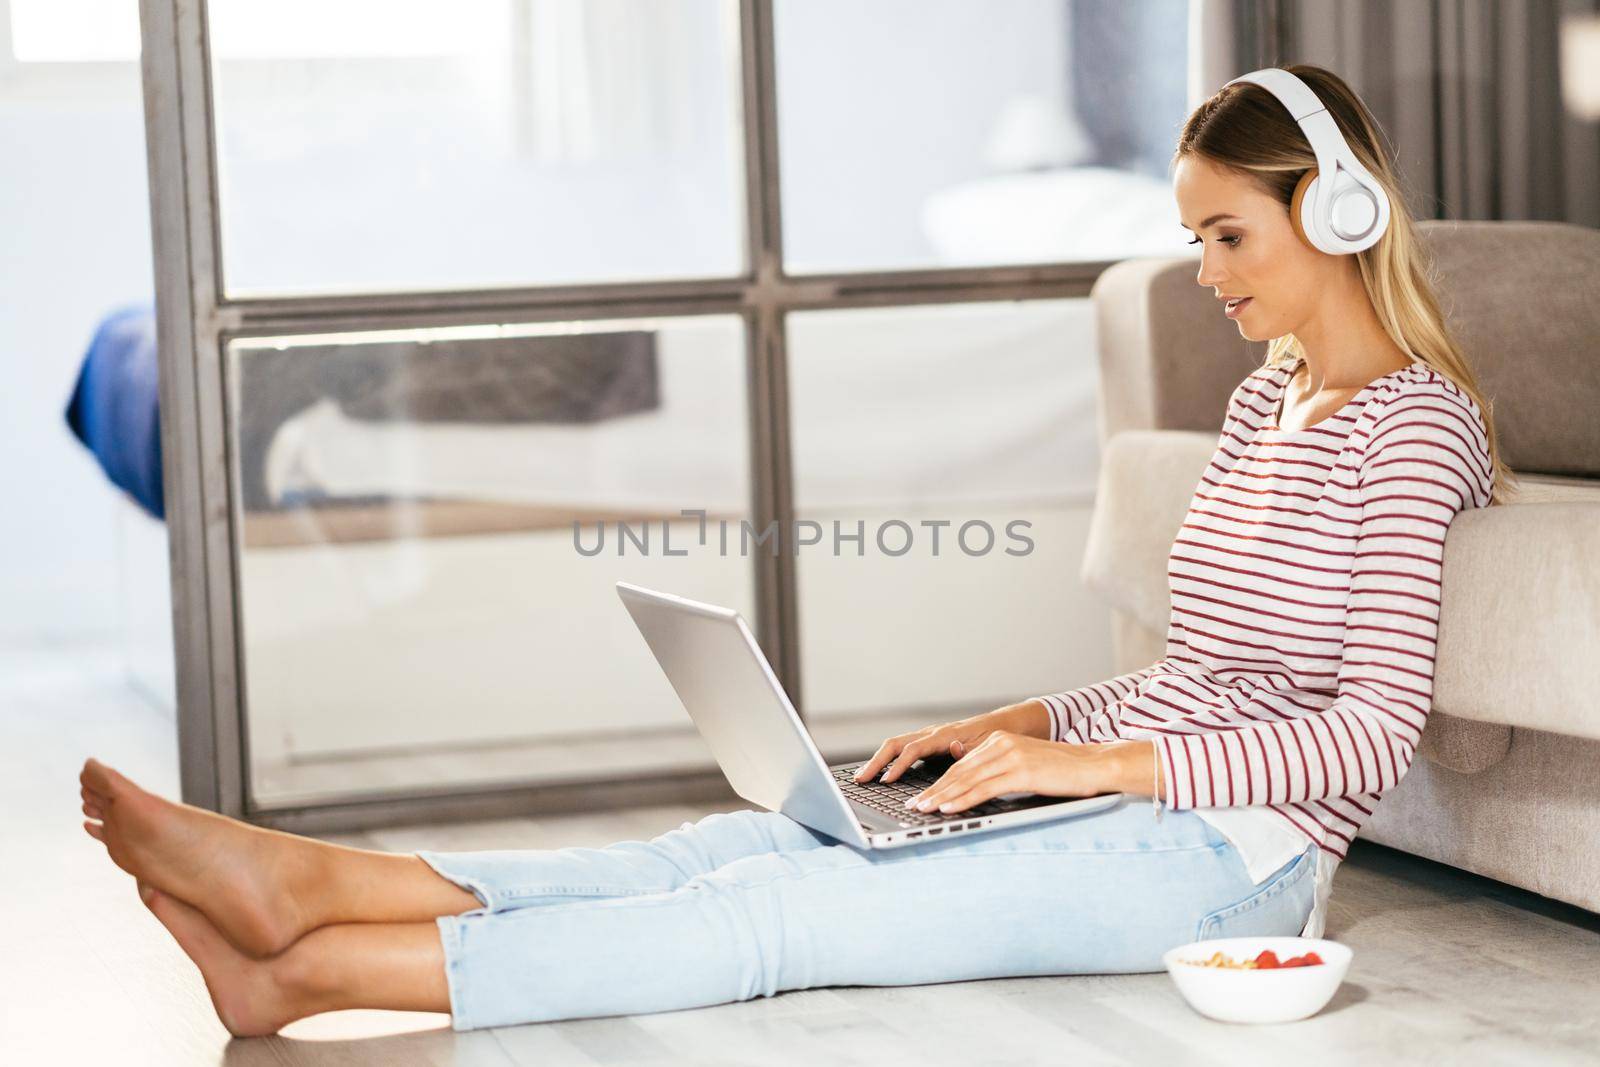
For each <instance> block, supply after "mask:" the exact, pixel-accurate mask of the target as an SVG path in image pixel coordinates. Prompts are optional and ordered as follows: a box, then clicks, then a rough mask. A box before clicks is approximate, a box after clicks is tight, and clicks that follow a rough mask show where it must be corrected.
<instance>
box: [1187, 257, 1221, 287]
mask: <svg viewBox="0 0 1600 1067" xmlns="http://www.w3.org/2000/svg"><path fill="white" fill-rule="evenodd" d="M1224 277H1225V275H1224V274H1223V272H1222V271H1220V270H1218V269H1217V268H1216V267H1215V265H1213V264H1212V263H1211V260H1210V253H1209V252H1202V253H1200V270H1199V273H1197V274H1196V275H1195V277H1194V280H1195V283H1196V284H1198V285H1208V286H1212V287H1214V288H1215V289H1216V290H1217V291H1218V292H1223V293H1225V292H1227V290H1226V289H1225V288H1223V285H1222V281H1223V278H1224Z"/></svg>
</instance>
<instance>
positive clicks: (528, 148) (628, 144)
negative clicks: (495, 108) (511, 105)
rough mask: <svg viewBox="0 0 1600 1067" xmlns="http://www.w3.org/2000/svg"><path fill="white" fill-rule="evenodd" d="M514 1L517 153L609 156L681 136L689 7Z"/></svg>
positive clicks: (690, 78) (554, 158) (655, 149)
mask: <svg viewBox="0 0 1600 1067" xmlns="http://www.w3.org/2000/svg"><path fill="white" fill-rule="evenodd" d="M515 2H516V5H517V12H516V17H515V19H514V24H515V26H516V35H517V41H516V45H517V48H516V54H517V60H518V65H519V67H520V68H521V69H520V72H519V77H518V83H519V84H518V95H519V100H520V104H521V106H520V107H519V112H518V113H519V115H520V116H521V118H520V121H519V141H520V143H521V147H522V149H523V151H524V152H525V153H526V154H528V155H530V156H532V157H533V158H535V159H536V160H538V161H539V162H542V163H593V162H602V161H617V160H626V159H632V158H645V157H659V156H662V155H665V154H667V153H669V152H670V151H672V149H673V148H674V146H679V145H682V144H684V143H685V142H686V141H687V140H688V139H689V137H690V136H691V134H692V130H691V123H692V120H693V117H694V116H693V114H692V112H691V110H690V109H691V97H692V91H693V87H694V83H695V71H694V69H693V67H692V64H693V63H694V62H695V56H694V55H693V52H692V49H691V44H692V42H691V40H690V37H691V32H690V31H691V29H692V27H693V26H694V25H696V24H697V22H696V20H694V19H691V18H690V17H689V16H690V15H691V14H695V13H698V12H694V11H691V10H690V9H689V5H686V4H684V3H677V2H669V0H515ZM696 2H697V3H698V2H699V0H696ZM700 10H705V8H701V9H700Z"/></svg>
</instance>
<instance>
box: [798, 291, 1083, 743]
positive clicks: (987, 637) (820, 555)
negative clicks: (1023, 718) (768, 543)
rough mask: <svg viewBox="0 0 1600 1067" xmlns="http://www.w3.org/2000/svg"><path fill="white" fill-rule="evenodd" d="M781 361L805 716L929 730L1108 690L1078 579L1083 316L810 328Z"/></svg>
mask: <svg viewBox="0 0 1600 1067" xmlns="http://www.w3.org/2000/svg"><path fill="white" fill-rule="evenodd" d="M789 346H790V357H789V368H790V377H791V382H792V385H791V391H792V392H791V401H790V405H791V410H792V412H793V418H794V429H793V463H794V480H795V515H796V520H797V523H798V524H799V534H800V536H799V538H798V539H797V541H807V540H811V541H816V542H817V543H815V544H806V545H804V546H803V547H797V549H796V554H797V559H796V566H797V568H798V584H799V603H800V648H801V656H800V659H801V672H802V687H803V692H804V695H805V710H806V715H807V717H808V718H809V719H811V720H812V721H823V722H825V721H827V720H828V719H829V718H832V717H861V718H863V719H864V718H866V717H877V718H893V717H896V716H899V717H901V718H902V719H903V718H904V716H905V715H907V714H909V715H910V716H911V719H912V720H914V721H912V722H911V723H910V725H926V724H927V723H928V722H932V721H941V720H943V719H948V718H958V717H961V716H965V715H970V714H973V713H975V712H979V711H986V710H988V709H990V708H992V707H996V706H999V705H1000V704H1003V703H1009V702H1011V701H1014V700H1017V699H1021V698H1023V697H1029V696H1035V695H1037V694H1039V693H1042V692H1053V691H1055V690H1057V689H1060V688H1063V687H1065V686H1066V685H1069V684H1073V679H1074V678H1081V679H1083V680H1084V681H1085V682H1087V681H1092V680H1093V679H1094V678H1096V677H1099V678H1104V677H1107V676H1108V674H1109V673H1110V671H1109V667H1110V664H1111V649H1110V632H1109V612H1108V609H1107V608H1106V607H1105V606H1104V604H1103V603H1102V602H1101V601H1100V599H1099V598H1098V597H1096V596H1094V595H1092V594H1090V593H1089V592H1088V591H1087V590H1086V589H1085V588H1084V587H1083V585H1082V584H1081V582H1080V581H1079V577H1078V572H1079V568H1080V565H1081V563H1082V560H1083V550H1084V544H1085V539H1086V537H1087V533H1088V527H1089V517H1090V513H1091V511H1092V510H1093V505H1094V493H1095V483H1096V479H1097V477H1098V469H1099V444H1098V431H1097V421H1096V420H1097V403H1098V401H1097V394H1098V388H1099V374H1098V370H1097V364H1096V361H1095V358H1094V322H1093V317H1092V308H1091V306H1090V304H1089V301H1087V300H1050V301H1036V302H1026V303H1024V302H1007V303H998V304H971V305H946V306H933V307H907V308H883V309H873V310H865V311H819V312H807V313H804V314H794V315H791V316H790V317H789ZM807 522H811V523H815V524H816V526H815V527H806V526H805V525H804V524H805V523H807ZM856 535H860V536H859V540H851V538H853V537H855V536H856ZM901 728H905V726H904V724H902V725H901ZM880 740H881V738H880Z"/></svg>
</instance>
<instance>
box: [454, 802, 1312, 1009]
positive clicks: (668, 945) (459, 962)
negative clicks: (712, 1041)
mask: <svg viewBox="0 0 1600 1067" xmlns="http://www.w3.org/2000/svg"><path fill="white" fill-rule="evenodd" d="M1314 857H1315V853H1314V847H1313V848H1310V849H1308V851H1307V853H1305V854H1303V855H1302V856H1301V857H1299V858H1298V859H1296V860H1294V861H1292V862H1290V863H1288V864H1285V866H1284V868H1283V869H1282V870H1280V871H1279V872H1276V873H1275V874H1274V875H1273V876H1272V877H1271V878H1270V879H1269V880H1268V881H1267V882H1266V883H1263V884H1262V885H1260V886H1256V885H1252V884H1251V882H1250V880H1249V876H1248V874H1247V872H1246V871H1245V868H1244V864H1243V862H1242V860H1241V859H1240V858H1239V856H1238V854H1237V852H1236V851H1235V850H1234V849H1233V846H1232V845H1230V844H1229V843H1228V842H1227V841H1226V839H1224V838H1223V837H1222V836H1221V835H1220V834H1218V833H1217V832H1216V831H1215V830H1214V829H1212V828H1211V826H1210V825H1209V824H1207V823H1206V822H1204V821H1203V820H1201V819H1200V818H1198V817H1197V816H1195V815H1193V814H1192V813H1191V812H1168V813H1166V814H1165V816H1164V817H1163V819H1162V820H1161V821H1159V822H1157V821H1156V820H1154V819H1153V818H1152V816H1151V813H1150V809H1149V808H1148V807H1147V806H1145V805H1142V804H1136V803H1135V804H1126V803H1125V804H1122V805H1119V806H1117V807H1115V808H1110V809H1107V810H1105V811H1103V812H1098V813H1095V814H1093V815H1090V816H1085V817H1083V818H1080V819H1069V820H1061V821H1056V822H1051V823H1044V824H1036V825H1034V826H1027V827H1021V828H1018V829H1015V830H1008V831H999V832H995V833H990V834H985V835H981V836H977V837H973V838H970V839H968V838H961V837H955V838H946V839H944V840H941V841H938V842H935V843H929V844H926V845H922V846H918V847H916V848H909V849H895V850H889V851H882V852H862V851H858V850H856V849H855V848H853V847H851V846H848V845H843V844H839V845H833V846H828V847H821V848H815V849H809V850H802V851H798V852H778V853H764V854H759V855H751V856H746V857H745V858H743V859H739V860H735V861H734V862H732V863H730V864H727V865H725V866H723V867H721V868H719V869H718V870H715V871H712V872H710V873H708V874H703V875H697V876H695V877H694V878H691V879H690V880H689V881H688V882H686V883H685V884H683V885H682V886H680V887H679V888H677V889H675V890H672V891H670V892H663V893H654V894H649V895H644V896H631V897H611V898H607V899H598V900H587V901H574V902H569V903H562V904H555V905H551V906H548V907H537V908H521V909H517V910H512V911H500V912H493V911H490V912H473V913H469V914H466V915H462V916H447V917H441V918H439V919H438V920H437V923H438V927H439V931H440V936H441V939H442V942H443V947H444V959H445V973H446V977H447V980H448V987H449V999H450V1008H451V1012H452V1015H453V1017H454V1025H455V1026H456V1027H457V1028H459V1029H470V1028H474V1027H481V1026H499V1025H512V1024H517V1023H525V1022H539V1021H546V1020H554V1019H571V1018H586V1017H593V1016H602V1015H619V1014H631V1013H638V1012H654V1011H669V1010H677V1009H682V1008H691V1007H700V1006H704V1005H710V1004H720V1003H726V1002H728V1001H734V1000H745V999H749V998H752V997H756V996H771V995H773V994H775V993H777V992H779V991H781V990H787V989H805V988H811V987H814V986H827V985H919V984H924V983H932V982H951V981H966V980H972V979H980V978H992V977H1002V976H1021V975H1036V974H1076V973H1119V972H1137V971H1158V970H1160V969H1161V962H1160V956H1161V953H1162V952H1163V951H1165V950H1166V949H1168V948H1171V947H1173V946H1174V945H1178V944H1182V943H1185V942H1188V941H1191V940H1195V939H1196V938H1197V936H1198V932H1199V929H1200V927H1201V926H1202V924H1203V923H1204V921H1205V920H1206V919H1207V917H1211V916H1216V915H1219V914H1220V915H1226V916H1228V917H1229V918H1228V922H1229V923H1230V924H1231V926H1230V932H1231V933H1236V934H1252V933H1256V934H1265V933H1275V934H1294V933H1297V932H1298V931H1299V929H1300V927H1301V925H1302V924H1303V922H1304V920H1305V917H1306V915H1307V914H1308V913H1309V910H1310V907H1311V900H1312V892H1313V890H1314V877H1313V873H1314V865H1315V864H1314ZM663 961H671V964H672V965H671V966H662V962H663Z"/></svg>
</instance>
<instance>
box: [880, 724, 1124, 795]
mask: <svg viewBox="0 0 1600 1067" xmlns="http://www.w3.org/2000/svg"><path fill="white" fill-rule="evenodd" d="M963 747H964V746H962V745H961V743H960V742H959V741H958V742H957V743H956V746H955V748H956V751H953V752H952V755H954V756H955V757H956V762H955V763H954V764H953V765H952V766H951V767H950V769H949V770H947V771H945V773H944V774H943V775H942V776H941V777H940V778H939V780H938V781H937V782H935V783H934V784H933V785H930V786H929V787H928V788H927V789H924V790H923V791H922V792H921V793H918V794H917V795H916V796H915V797H912V798H911V805H910V806H912V807H915V808H916V809H917V810H918V811H932V810H934V809H935V808H937V809H938V810H939V811H941V812H946V813H948V812H956V811H965V810H966V809H967V808H970V807H972V806H973V805H975V804H981V803H983V802H984V801H986V800H992V799H994V798H995V797H997V796H1000V795H1001V794H1003V793H1038V794H1041V795H1043V796H1050V797H1092V796H1098V795H1099V794H1101V793H1134V794H1143V795H1145V796H1148V795H1149V794H1150V790H1151V787H1152V784H1153V782H1154V777H1155V767H1154V763H1155V745H1154V743H1152V742H1149V741H1117V742H1110V743H1106V744H1082V745H1079V744H1064V743H1062V742H1059V741H1049V740H1042V739H1040V738H1037V737H1027V736H1024V735H1022V734H1015V733H1010V732H1008V731H1005V730H996V731H994V732H992V733H990V734H989V735H988V736H987V737H985V738H984V739H983V741H982V742H980V743H979V744H978V745H977V747H975V748H973V749H972V750H971V751H970V752H966V753H964V754H963V753H962V752H961V751H960V750H961V748H963ZM1140 782H1142V783H1143V785H1142V786H1141V785H1140V784H1139V783H1140Z"/></svg>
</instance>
